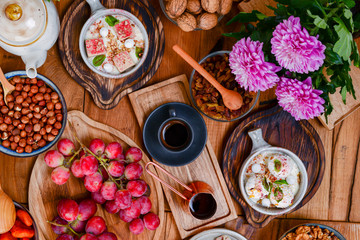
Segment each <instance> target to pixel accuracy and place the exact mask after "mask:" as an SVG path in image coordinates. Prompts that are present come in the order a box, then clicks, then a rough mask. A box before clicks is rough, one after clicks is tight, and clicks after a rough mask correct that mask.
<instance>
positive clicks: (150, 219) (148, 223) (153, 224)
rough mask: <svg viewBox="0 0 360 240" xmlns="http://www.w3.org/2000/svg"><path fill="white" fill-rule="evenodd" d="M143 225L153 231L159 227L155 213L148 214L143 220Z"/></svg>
mask: <svg viewBox="0 0 360 240" xmlns="http://www.w3.org/2000/svg"><path fill="white" fill-rule="evenodd" d="M143 221H144V225H145V227H146V228H147V229H149V230H155V229H157V228H158V227H159V225H160V218H159V217H158V215H156V214H155V213H148V214H146V215H145V216H144V218H143Z"/></svg>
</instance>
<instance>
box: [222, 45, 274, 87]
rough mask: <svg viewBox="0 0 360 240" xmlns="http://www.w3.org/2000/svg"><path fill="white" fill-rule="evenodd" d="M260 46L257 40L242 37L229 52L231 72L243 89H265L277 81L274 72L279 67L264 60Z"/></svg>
mask: <svg viewBox="0 0 360 240" xmlns="http://www.w3.org/2000/svg"><path fill="white" fill-rule="evenodd" d="M262 46H263V44H262V43H261V42H259V41H256V42H254V41H252V40H251V39H250V38H247V39H245V38H243V39H241V40H240V41H238V42H237V43H236V44H235V45H234V46H233V49H232V51H231V53H230V54H229V64H230V68H231V70H232V71H231V72H232V73H233V74H234V75H235V80H236V81H237V82H238V83H239V84H240V86H241V87H243V88H244V89H245V90H249V91H255V92H257V91H259V90H260V91H265V90H267V89H269V88H272V87H274V86H275V85H276V83H277V82H278V81H279V77H278V76H277V75H276V73H275V72H278V71H280V70H281V67H278V66H276V65H275V64H273V63H270V62H265V60H264V53H263V51H262Z"/></svg>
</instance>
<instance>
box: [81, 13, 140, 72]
mask: <svg viewBox="0 0 360 240" xmlns="http://www.w3.org/2000/svg"><path fill="white" fill-rule="evenodd" d="M84 44H85V48H86V52H87V57H88V60H89V62H90V63H91V64H92V65H93V66H94V67H95V68H96V69H97V70H99V71H101V72H104V73H107V74H112V75H118V74H120V73H123V72H125V71H127V70H129V69H131V68H133V67H134V66H136V65H137V64H138V63H139V62H140V60H141V58H142V57H143V52H144V48H145V37H144V36H143V34H142V32H141V30H140V28H139V27H138V26H137V25H136V24H135V23H134V22H133V21H132V20H130V19H129V18H127V17H125V16H122V15H108V16H103V17H100V18H99V19H97V20H96V21H94V22H93V23H92V24H91V25H90V27H89V28H88V30H87V31H86V35H85V43H84Z"/></svg>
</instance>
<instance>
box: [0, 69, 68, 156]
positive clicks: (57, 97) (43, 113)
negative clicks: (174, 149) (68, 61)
mask: <svg viewBox="0 0 360 240" xmlns="http://www.w3.org/2000/svg"><path fill="white" fill-rule="evenodd" d="M5 77H6V79H8V81H9V82H10V84H12V85H14V86H15V90H14V91H13V92H11V93H10V94H8V95H7V96H6V101H7V104H6V103H5V101H4V100H5V99H4V92H3V89H2V87H1V88H0V133H1V136H0V152H2V153H5V154H7V155H10V156H14V157H31V156H36V155H39V154H41V153H42V152H45V151H47V150H48V149H49V148H51V147H52V146H53V145H54V144H55V143H56V142H57V140H58V139H59V138H60V136H61V134H62V133H63V131H64V129H65V125H66V117H67V111H66V103H65V99H64V97H63V95H62V93H61V92H60V90H59V88H58V87H57V86H56V85H55V84H54V83H53V82H52V81H51V80H49V79H48V78H46V77H45V76H43V75H41V74H38V75H37V77H36V78H31V79H30V78H28V77H27V76H26V72H25V71H13V72H9V73H6V74H5Z"/></svg>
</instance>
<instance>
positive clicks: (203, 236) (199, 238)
mask: <svg viewBox="0 0 360 240" xmlns="http://www.w3.org/2000/svg"><path fill="white" fill-rule="evenodd" d="M221 235H227V236H229V237H230V239H231V240H247V239H246V238H245V237H244V236H242V235H241V234H240V233H237V232H234V231H231V230H228V229H225V228H215V229H211V230H207V231H204V232H201V233H199V234H196V235H195V236H193V237H192V238H190V240H215V239H216V238H217V237H220V236H221Z"/></svg>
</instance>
